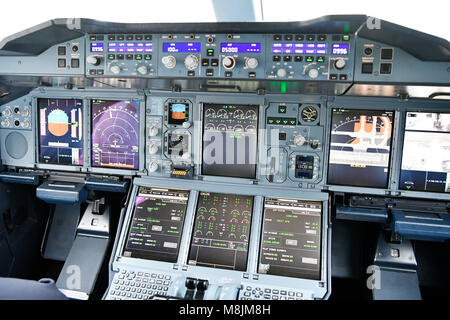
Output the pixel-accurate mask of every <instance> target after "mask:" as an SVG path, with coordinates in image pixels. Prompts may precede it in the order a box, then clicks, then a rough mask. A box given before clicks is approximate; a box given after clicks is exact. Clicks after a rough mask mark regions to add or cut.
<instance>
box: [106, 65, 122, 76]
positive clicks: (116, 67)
mask: <svg viewBox="0 0 450 320" xmlns="http://www.w3.org/2000/svg"><path fill="white" fill-rule="evenodd" d="M109 70H110V71H111V72H112V73H114V74H119V73H120V71H121V69H120V67H119V66H117V65H114V66H111V68H109Z"/></svg>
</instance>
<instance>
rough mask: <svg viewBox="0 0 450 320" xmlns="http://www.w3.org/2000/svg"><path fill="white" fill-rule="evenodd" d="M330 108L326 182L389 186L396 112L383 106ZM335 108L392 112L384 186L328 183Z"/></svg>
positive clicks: (339, 107) (343, 185) (363, 186)
mask: <svg viewBox="0 0 450 320" xmlns="http://www.w3.org/2000/svg"><path fill="white" fill-rule="evenodd" d="M329 108H330V117H329V119H330V124H329V137H328V157H327V184H328V185H331V186H342V187H357V188H371V189H387V188H389V186H390V180H391V171H392V170H391V169H392V168H391V164H392V156H393V152H392V151H393V146H394V145H395V138H396V137H395V132H396V124H395V121H396V112H395V110H392V109H383V108H370V109H369V108H368V109H361V108H349V107H341V106H331V107H329ZM335 109H342V110H348V111H356V112H378V113H383V112H391V113H392V120H391V124H392V131H391V139H390V144H389V157H388V158H389V161H388V164H387V172H386V183H385V185H384V186H370V185H357V184H350V183H348V184H344V183H336V182H333V183H330V178H329V177H330V157H331V138H332V129H333V112H334V110H335Z"/></svg>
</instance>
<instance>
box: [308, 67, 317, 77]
mask: <svg viewBox="0 0 450 320" xmlns="http://www.w3.org/2000/svg"><path fill="white" fill-rule="evenodd" d="M308 76H309V77H310V78H311V79H315V78H317V77H318V76H319V70H317V69H311V70H309V71H308Z"/></svg>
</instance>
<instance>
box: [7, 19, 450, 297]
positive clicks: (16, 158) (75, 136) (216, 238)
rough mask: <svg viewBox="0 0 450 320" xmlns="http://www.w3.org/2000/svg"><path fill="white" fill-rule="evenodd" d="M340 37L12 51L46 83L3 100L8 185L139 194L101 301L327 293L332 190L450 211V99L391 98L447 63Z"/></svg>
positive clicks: (131, 198) (98, 43)
mask: <svg viewBox="0 0 450 320" xmlns="http://www.w3.org/2000/svg"><path fill="white" fill-rule="evenodd" d="M386 27H387V26H386ZM331 29H333V28H322V29H320V28H317V29H316V31H314V32H313V29H310V30H307V28H306V29H302V28H299V29H298V30H297V31H296V30H294V28H292V29H291V31H290V32H289V31H287V30H286V29H283V28H275V29H273V30H270V32H267V31H263V30H259V31H258V30H256V31H257V32H255V30H253V31H249V30H247V29H245V28H244V29H243V32H239V33H234V32H212V31H211V32H209V31H208V32H207V31H205V32H193V31H192V32H191V31H190V30H188V29H186V30H185V31H184V29H183V30H178V31H177V32H173V33H169V32H168V31H167V30H170V29H167V30H164V31H161V30H159V29H157V28H156V29H152V30H150V29H149V30H147V31H146V30H145V28H142V29H136V30H138V31H136V30H133V31H132V30H131V29H124V30H117V29H114V28H112V29H105V28H99V29H98V30H97V31H95V30H89V31H86V32H84V33H83V36H81V37H76V38H74V39H72V40H69V41H68V40H64V41H63V40H62V39H59V38H58V39H59V40H58V41H57V42H56V43H54V44H52V45H51V46H49V47H48V48H46V49H45V50H42V51H41V52H38V53H36V54H34V55H31V54H30V55H27V56H26V57H18V56H14V55H7V56H0V75H3V74H4V75H7V76H8V77H10V78H5V79H3V80H5V81H3V82H4V83H8V85H9V84H10V86H13V85H14V84H15V83H19V85H20V84H21V82H20V81H17V82H16V80H17V79H19V80H23V83H24V84H23V86H25V85H31V86H32V87H33V88H30V90H29V91H26V92H24V93H22V94H20V95H15V96H14V98H11V99H10V98H7V99H8V101H7V102H4V103H3V102H2V103H1V105H0V160H1V164H2V165H3V167H2V169H3V170H4V172H2V174H3V175H6V176H8V175H9V178H11V176H13V179H19V180H20V177H21V176H26V177H29V176H33V177H37V178H36V179H35V180H36V181H37V182H39V180H40V179H47V178H48V177H50V176H51V177H52V178H54V179H56V180H58V179H60V180H62V181H66V180H74V181H77V183H78V186H79V187H80V188H84V187H86V189H89V188H88V187H87V182H88V181H89V180H92V179H94V180H95V182H96V183H97V187H98V185H100V189H99V190H102V191H105V190H108V191H105V192H109V191H110V190H111V189H108V187H104V186H103V185H107V184H108V183H111V181H114V182H117V181H119V182H124V183H123V185H130V187H129V189H127V187H124V188H123V189H124V190H122V191H121V192H126V191H127V190H128V196H127V201H126V203H125V204H124V206H123V210H122V212H121V213H120V224H119V225H120V226H121V228H120V230H119V231H118V234H117V237H116V238H115V240H114V241H115V246H114V249H113V252H112V257H111V260H110V268H109V271H110V274H109V287H108V290H107V291H106V292H105V295H104V298H105V299H150V298H152V297H154V296H155V295H156V296H158V297H169V298H177V299H179V298H185V299H197V300H200V299H240V300H247V299H266V300H269V299H270V300H277V299H279V300H294V299H324V298H327V297H328V296H329V295H330V292H331V270H330V269H331V267H330V260H331V259H330V255H331V224H330V221H331V216H332V214H336V212H337V211H338V208H337V207H336V203H334V202H333V201H335V200H336V198H333V196H335V195H337V197H343V198H345V196H347V195H349V194H358V195H361V198H363V197H365V196H367V197H368V198H367V199H363V200H362V202H363V203H364V205H365V206H364V208H366V206H367V205H366V204H367V203H369V202H370V201H371V200H370V199H369V198H370V197H372V196H378V197H386V199H410V200H411V199H413V200H414V199H433V200H436V201H438V200H442V201H448V200H450V195H449V192H450V191H449V190H450V175H449V172H450V165H449V161H450V159H449V156H450V155H449V150H450V145H449V143H450V139H449V137H450V136H449V133H450V116H449V113H448V107H449V102H448V100H447V101H446V100H433V99H431V98H428V99H421V98H420V99H416V98H409V97H404V96H402V95H399V96H395V95H394V93H395V90H400V89H401V88H400V89H399V88H398V87H395V88H392V87H389V85H390V84H395V83H396V82H401V84H402V85H404V86H407V85H408V82H407V81H404V77H405V75H410V74H411V73H412V76H411V77H410V78H411V79H413V80H412V82H413V83H416V82H420V81H421V79H420V77H419V76H418V73H419V74H420V73H423V74H425V75H430V73H433V72H434V73H435V74H436V76H435V77H433V78H432V81H431V80H430V81H428V82H429V83H432V84H434V85H436V84H442V83H444V84H448V78H447V77H446V76H448V65H447V64H445V63H446V62H442V61H433V62H430V61H427V60H426V59H423V61H420V63H418V64H417V66H418V68H411V67H410V66H409V65H407V64H405V61H409V62H414V61H416V62H417V60H418V59H417V57H416V56H413V55H412V53H411V50H410V51H408V50H405V48H404V46H403V48H400V47H398V46H395V45H394V44H392V42H389V41H387V40H386V42H385V43H384V42H383V41H381V40H380V39H378V38H376V39H378V40H380V41H376V40H375V39H374V40H369V39H368V38H367V37H363V35H364V32H363V31H364V30H361V32H359V31H358V33H356V30H354V31H350V30H347V31H348V32H347V31H345V29H344V31H343V30H338V31H336V32H332V31H333V30H331ZM334 29H336V30H337V28H334ZM211 30H212V29H211ZM320 30H322V31H320ZM358 30H360V29H358ZM216 31H217V30H216ZM366 36H367V35H366ZM416 49H417V48H416ZM30 50H31V49H30ZM22 58H24V59H23V62H24V63H23V64H28V65H31V64H32V65H33V67H31V68H30V69H29V70H25V71H26V72H25V71H24V69H23V68H24V67H23V65H22V60H21V59H22ZM19 61H20V62H21V63H19ZM10 65H17V69H14V70H12V69H11V67H10ZM49 65H51V68H49ZM413 69H414V70H413ZM23 74H26V75H27V78H26V79H21V78H20V77H21V76H23ZM0 80H1V79H0ZM6 80H8V81H6ZM33 81H35V82H33ZM3 82H2V83H3ZM375 84H383V87H381V88H380V87H377V86H376V85H375ZM2 88H3V87H2ZM2 90H3V89H2ZM11 91H13V90H11ZM355 92H358V93H360V96H355V95H353V94H354V93H355ZM386 92H387V93H386ZM393 92H394V93H393ZM373 95H387V96H389V97H383V96H373ZM7 96H8V95H7V94H6V95H5V97H7ZM2 97H3V96H0V99H2ZM5 101H6V100H5ZM2 177H3V176H2ZM1 179H3V178H1V177H0V180H1ZM11 179H12V178H11ZM15 181H17V180H15ZM85 185H86V186H85ZM102 187H103V189H102ZM91 188H92V187H91ZM125 189H127V190H125ZM92 190H93V189H91V190H90V191H92ZM114 191H116V190H114ZM50 196H51V195H50ZM387 201H388V200H387ZM333 206H334V207H333ZM384 209H385V208H384V207H383V210H384ZM344 213H345V212H344ZM357 213H358V212H357ZM386 216H387V213H386ZM386 219H387V218H386ZM384 222H385V223H386V222H387V220H386V221H384Z"/></svg>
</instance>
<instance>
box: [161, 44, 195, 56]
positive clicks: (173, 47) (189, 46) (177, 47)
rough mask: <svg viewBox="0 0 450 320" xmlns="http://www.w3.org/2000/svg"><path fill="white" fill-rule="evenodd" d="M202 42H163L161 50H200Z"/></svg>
mask: <svg viewBox="0 0 450 320" xmlns="http://www.w3.org/2000/svg"><path fill="white" fill-rule="evenodd" d="M200 51H202V44H201V43H198V42H165V43H163V52H175V53H177V52H200Z"/></svg>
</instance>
